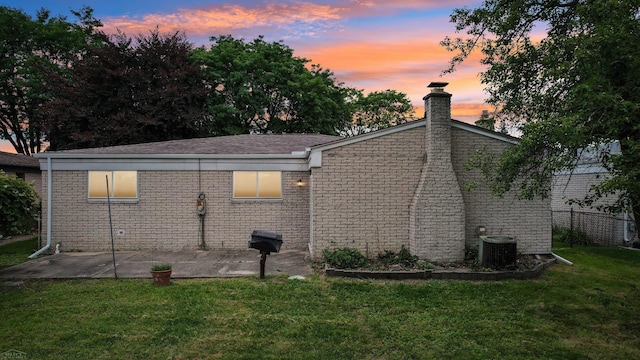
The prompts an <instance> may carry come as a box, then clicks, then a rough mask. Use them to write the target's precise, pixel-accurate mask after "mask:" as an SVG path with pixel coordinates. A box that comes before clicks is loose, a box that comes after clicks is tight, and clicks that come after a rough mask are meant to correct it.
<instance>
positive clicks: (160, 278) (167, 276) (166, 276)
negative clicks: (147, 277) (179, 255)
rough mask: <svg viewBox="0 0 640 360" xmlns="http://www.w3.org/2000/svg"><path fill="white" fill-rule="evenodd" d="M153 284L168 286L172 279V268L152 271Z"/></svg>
mask: <svg viewBox="0 0 640 360" xmlns="http://www.w3.org/2000/svg"><path fill="white" fill-rule="evenodd" d="M151 276H152V277H153V284H154V285H158V286H167V285H169V283H170V280H171V270H163V271H152V272H151Z"/></svg>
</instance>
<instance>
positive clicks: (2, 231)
mask: <svg viewBox="0 0 640 360" xmlns="http://www.w3.org/2000/svg"><path fill="white" fill-rule="evenodd" d="M38 201H39V196H38V194H37V193H36V191H35V189H34V187H33V184H31V183H26V182H24V181H23V180H22V179H19V178H17V177H16V176H15V175H7V174H5V173H4V172H3V171H0V235H3V236H10V235H22V234H26V233H28V232H29V231H32V230H33V228H34V224H35V221H36V217H37V216H38Z"/></svg>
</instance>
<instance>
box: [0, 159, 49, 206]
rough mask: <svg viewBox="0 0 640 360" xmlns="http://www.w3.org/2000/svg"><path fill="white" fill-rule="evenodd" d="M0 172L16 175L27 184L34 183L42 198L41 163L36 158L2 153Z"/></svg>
mask: <svg viewBox="0 0 640 360" xmlns="http://www.w3.org/2000/svg"><path fill="white" fill-rule="evenodd" d="M0 171H4V172H5V173H6V174H11V175H15V176H17V177H18V178H20V179H22V180H24V181H26V182H30V183H33V186H34V188H35V190H36V192H37V193H38V195H40V196H42V193H41V190H42V174H41V173H40V161H38V159H36V158H35V157H33V156H27V155H22V154H12V153H8V152H4V151H0Z"/></svg>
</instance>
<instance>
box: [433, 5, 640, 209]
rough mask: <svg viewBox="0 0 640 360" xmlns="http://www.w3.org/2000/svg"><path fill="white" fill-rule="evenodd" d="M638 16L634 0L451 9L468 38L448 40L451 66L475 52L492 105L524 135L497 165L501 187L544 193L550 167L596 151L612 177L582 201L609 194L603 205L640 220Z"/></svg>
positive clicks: (496, 183)
mask: <svg viewBox="0 0 640 360" xmlns="http://www.w3.org/2000/svg"><path fill="white" fill-rule="evenodd" d="M639 16H640V1H638V0H597V1H596V0H535V1H534V0H485V1H484V2H483V4H482V5H481V6H480V7H479V8H477V9H456V10H454V12H453V14H452V16H451V20H452V22H454V23H455V24H456V27H457V29H458V31H462V30H466V34H467V35H468V36H467V37H465V38H461V37H459V38H456V39H451V38H446V39H445V40H444V41H443V42H442V43H443V45H444V46H446V47H447V48H448V49H449V50H452V51H456V52H457V54H456V55H455V57H454V58H453V60H452V65H451V68H450V69H449V70H450V71H453V69H454V68H455V66H456V65H458V64H459V63H460V62H461V61H463V60H464V59H465V58H467V57H468V56H469V54H470V53H471V52H472V51H474V50H476V49H479V50H480V51H481V52H482V54H483V59H482V63H484V64H486V65H487V70H486V71H485V72H484V73H483V74H482V83H483V84H485V86H486V90H487V91H488V93H489V95H490V96H489V99H488V102H489V103H492V104H494V105H496V106H499V107H500V109H501V111H500V113H498V114H497V115H498V116H499V117H501V118H502V119H507V120H510V121H515V122H516V123H517V124H518V125H519V131H520V132H521V133H522V140H521V141H520V143H519V144H518V145H517V146H514V147H512V148H511V149H509V150H508V151H507V152H505V153H504V154H503V155H502V157H501V158H500V159H499V161H497V162H496V163H495V164H494V165H495V168H494V170H495V172H493V176H492V178H491V179H492V184H493V188H494V190H495V191H496V192H504V191H507V190H509V189H511V188H512V187H515V189H516V190H517V192H518V193H519V195H520V196H521V197H524V198H532V197H534V196H538V195H539V196H543V197H546V196H548V195H549V191H550V179H551V176H552V174H553V173H554V172H556V171H561V170H571V169H573V168H574V167H575V166H576V163H577V160H578V158H579V157H580V154H581V153H582V152H583V151H586V150H589V149H599V150H600V152H599V160H600V162H601V163H602V165H603V166H604V167H605V168H606V169H607V170H608V171H609V174H610V176H609V177H608V178H607V179H605V180H604V181H602V182H601V183H600V184H599V185H597V186H594V187H593V188H592V189H591V191H590V193H589V195H588V196H587V197H586V198H584V199H581V201H580V203H581V204H582V205H586V206H590V205H593V204H594V201H595V200H597V199H599V198H602V197H604V196H607V195H613V196H614V197H615V198H616V199H617V201H616V202H615V204H614V205H612V206H607V207H604V209H605V210H609V211H619V210H629V208H630V207H632V208H633V212H634V215H635V218H636V219H640V126H639V125H638V124H640V41H638V39H639V38H640V20H639ZM543 28H544V29H545V30H546V31H545V32H543V31H542V29H543ZM613 143H619V145H620V148H621V151H620V152H618V153H616V152H613V151H611V149H613V148H615V147H616V146H611V145H612V144H613Z"/></svg>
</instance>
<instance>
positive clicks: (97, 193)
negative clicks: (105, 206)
mask: <svg viewBox="0 0 640 360" xmlns="http://www.w3.org/2000/svg"><path fill="white" fill-rule="evenodd" d="M107 179H109V192H110V194H109V196H110V197H112V198H116V199H136V198H137V197H138V172H137V171H89V199H106V198H107V182H106V180H107Z"/></svg>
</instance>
